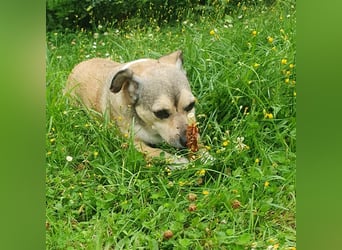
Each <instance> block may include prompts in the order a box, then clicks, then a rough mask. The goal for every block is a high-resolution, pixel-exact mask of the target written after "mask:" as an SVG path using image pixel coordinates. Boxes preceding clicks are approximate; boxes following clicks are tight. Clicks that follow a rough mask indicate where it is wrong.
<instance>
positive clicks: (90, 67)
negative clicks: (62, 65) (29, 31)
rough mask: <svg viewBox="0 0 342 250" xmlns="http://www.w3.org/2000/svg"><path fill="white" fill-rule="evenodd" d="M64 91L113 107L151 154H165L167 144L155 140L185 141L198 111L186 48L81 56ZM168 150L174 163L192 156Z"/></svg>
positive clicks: (103, 108) (98, 106)
mask: <svg viewBox="0 0 342 250" xmlns="http://www.w3.org/2000/svg"><path fill="white" fill-rule="evenodd" d="M65 93H66V94H70V95H71V96H77V97H78V98H80V100H81V101H82V102H83V104H84V105H86V106H87V107H88V108H91V109H94V110H96V111H98V112H101V113H105V112H108V113H109V114H110V117H111V119H113V120H115V122H116V123H117V125H118V127H119V128H120V130H121V132H122V133H123V134H128V133H129V132H130V129H131V128H134V140H135V146H136V148H137V149H138V150H139V151H141V152H143V153H145V154H146V155H147V156H149V157H155V156H159V155H160V153H161V152H162V150H161V149H158V148H154V147H152V145H156V144H159V143H161V142H162V141H165V142H167V143H168V144H170V145H171V146H173V147H176V148H183V147H185V146H186V142H187V139H186V129H187V126H188V118H187V116H188V115H189V114H190V113H193V114H194V113H195V109H194V104H195V97H194V96H193V94H192V93H191V89H190V85H189V82H188V80H187V77H186V74H185V72H184V70H183V68H182V52H181V51H176V52H174V53H172V54H170V55H166V56H163V57H161V58H159V59H158V60H155V59H140V60H136V61H132V62H128V63H124V64H120V63H117V62H113V61H111V60H108V59H100V58H94V59H90V60H87V61H84V62H81V63H80V64H78V65H76V66H75V68H74V69H73V71H72V72H71V74H70V76H69V78H68V81H67V86H66V88H65ZM132 125H133V126H132ZM165 155H166V157H168V158H170V160H171V161H173V162H175V163H185V162H187V159H186V158H176V157H173V156H171V155H169V154H167V153H165Z"/></svg>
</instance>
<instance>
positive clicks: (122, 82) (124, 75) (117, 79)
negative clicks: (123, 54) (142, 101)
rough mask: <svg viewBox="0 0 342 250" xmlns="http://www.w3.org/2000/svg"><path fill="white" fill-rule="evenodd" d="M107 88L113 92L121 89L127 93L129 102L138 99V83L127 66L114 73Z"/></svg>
mask: <svg viewBox="0 0 342 250" xmlns="http://www.w3.org/2000/svg"><path fill="white" fill-rule="evenodd" d="M109 89H110V91H112V92H113V93H118V92H120V91H121V90H122V89H123V91H125V92H126V93H127V94H128V95H129V98H130V102H131V103H134V102H136V101H137V99H138V89H139V83H138V81H137V79H135V78H134V76H133V71H132V70H130V69H129V68H126V69H122V70H120V71H118V72H117V73H116V74H115V75H114V77H113V79H112V83H111V84H110V88H109Z"/></svg>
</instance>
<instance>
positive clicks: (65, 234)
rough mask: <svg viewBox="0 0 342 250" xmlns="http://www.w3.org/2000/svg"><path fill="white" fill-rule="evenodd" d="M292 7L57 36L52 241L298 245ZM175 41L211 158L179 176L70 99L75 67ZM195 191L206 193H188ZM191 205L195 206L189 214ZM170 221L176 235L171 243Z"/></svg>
mask: <svg viewBox="0 0 342 250" xmlns="http://www.w3.org/2000/svg"><path fill="white" fill-rule="evenodd" d="M291 4H292V5H294V3H293V2H292V1H280V3H278V4H277V5H275V6H268V7H262V6H261V7H260V6H259V7H252V6H247V7H246V8H245V7H244V6H242V5H241V6H240V7H239V8H237V9H236V11H234V12H233V13H231V15H230V16H226V17H225V18H221V19H219V20H217V19H215V17H213V16H207V17H199V18H198V19H197V20H196V21H192V20H191V19H189V20H187V21H186V22H178V23H175V24H170V25H164V26H163V27H159V26H157V25H156V24H154V25H153V23H152V24H151V25H149V26H138V25H137V26H136V27H134V26H132V22H131V23H130V24H127V26H123V27H120V28H115V29H111V28H107V27H106V28H102V29H100V28H99V29H98V30H97V31H96V32H91V31H78V32H76V33H74V34H70V33H69V34H62V33H54V32H51V33H48V34H47V59H46V65H47V69H46V78H47V86H46V99H47V106H46V123H47V125H46V130H47V133H46V150H47V154H46V162H47V166H46V228H47V229H46V244H47V249H253V248H254V249H266V248H268V247H270V246H273V249H277V247H278V249H294V248H292V247H295V246H296V225H295V216H296V212H295V206H296V194H295V176H296V82H295V81H296V62H295V52H296V47H295V7H294V6H292V5H291ZM253 31H256V34H255V32H253ZM94 33H97V34H94ZM269 37H271V38H272V39H269ZM272 40H273V41H272ZM177 49H182V50H183V52H184V61H185V62H184V67H185V69H186V70H187V75H188V78H189V80H190V82H191V86H192V89H193V92H194V94H195V95H196V97H197V99H198V103H197V106H196V113H197V119H198V122H199V127H200V131H201V135H202V140H203V143H204V144H205V145H206V146H207V148H208V150H209V152H210V154H211V155H212V156H213V157H214V158H215V160H214V161H213V162H209V163H206V164H203V163H201V162H199V161H194V162H192V163H191V164H190V165H189V166H188V168H186V169H183V170H176V171H172V172H170V171H168V170H167V169H166V165H165V163H164V162H163V161H162V160H156V161H152V162H146V161H145V160H144V158H143V156H142V155H141V154H140V153H139V152H137V151H136V150H135V149H134V147H133V146H132V143H130V140H129V139H125V138H122V137H121V136H120V135H119V133H118V130H117V128H116V127H115V124H113V123H112V122H111V121H108V120H106V119H101V117H98V116H97V115H96V114H94V112H92V111H87V110H86V109H84V108H79V107H73V106H71V105H70V104H69V101H68V100H67V99H66V98H65V97H63V95H62V89H63V86H64V84H65V82H66V78H67V76H68V74H69V73H70V71H71V69H72V68H73V66H74V65H75V64H77V63H78V62H80V61H82V60H85V59H86V58H92V57H111V58H112V59H113V60H115V61H122V62H126V61H130V60H134V59H138V58H142V57H152V58H157V57H159V56H161V55H164V54H167V53H170V52H172V51H174V50H177ZM242 137H243V138H244V140H243V142H242V143H243V144H244V145H245V146H244V145H242V147H241V138H242ZM239 141H240V143H239ZM239 145H240V147H239ZM67 156H71V157H72V160H71V161H67V159H66V158H67ZM69 160H70V159H69ZM189 193H194V194H196V195H197V199H196V200H195V201H189V199H188V195H189ZM191 203H195V205H196V210H195V211H191V212H190V211H189V205H190V204H191ZM168 229H170V230H172V232H173V234H174V235H173V237H172V238H170V239H168V240H166V239H164V238H163V233H164V232H165V231H166V230H168ZM268 249H270V248H268Z"/></svg>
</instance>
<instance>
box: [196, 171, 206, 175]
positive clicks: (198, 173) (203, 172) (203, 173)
mask: <svg viewBox="0 0 342 250" xmlns="http://www.w3.org/2000/svg"><path fill="white" fill-rule="evenodd" d="M196 174H197V175H199V176H204V175H205V169H201V170H198V171H197V172H196Z"/></svg>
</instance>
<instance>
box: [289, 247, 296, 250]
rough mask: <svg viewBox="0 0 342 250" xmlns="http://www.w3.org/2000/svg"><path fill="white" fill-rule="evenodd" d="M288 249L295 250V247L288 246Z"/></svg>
mask: <svg viewBox="0 0 342 250" xmlns="http://www.w3.org/2000/svg"><path fill="white" fill-rule="evenodd" d="M288 249H289V250H296V247H289V248H288Z"/></svg>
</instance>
